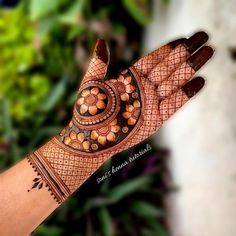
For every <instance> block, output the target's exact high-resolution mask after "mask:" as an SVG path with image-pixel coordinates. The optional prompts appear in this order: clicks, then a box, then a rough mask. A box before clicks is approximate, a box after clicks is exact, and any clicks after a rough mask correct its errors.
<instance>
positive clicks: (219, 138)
mask: <svg viewBox="0 0 236 236" xmlns="http://www.w3.org/2000/svg"><path fill="white" fill-rule="evenodd" d="M199 29H205V30H206V31H207V32H208V33H209V34H210V36H211V40H210V43H211V44H212V45H213V46H214V48H215V49H216V53H215V57H214V58H213V60H212V61H211V62H210V63H209V64H208V65H207V66H206V67H205V68H204V69H203V70H201V71H200V75H203V76H204V77H205V78H206V79H207V85H206V87H205V89H204V90H203V91H202V92H201V93H200V95H199V96H197V97H196V98H194V99H193V100H192V101H191V102H189V103H188V104H187V105H186V106H185V107H184V109H182V111H181V112H179V113H177V114H176V115H175V116H174V117H173V118H172V119H170V120H169V121H168V122H167V123H166V125H164V127H163V128H162V129H161V132H160V133H159V135H157V141H160V138H161V140H162V143H164V144H165V146H168V147H170V149H171V150H172V157H171V161H170V169H171V172H172V174H173V178H174V182H175V184H176V185H177V186H178V187H179V191H178V192H176V193H175V194H172V195H171V196H170V197H169V205H170V208H169V222H170V226H171V229H172V232H173V235H174V236H235V235H236V61H235V62H233V60H231V58H230V53H229V48H230V47H235V49H236V1H235V0H227V1H223V0H170V4H169V5H167V6H165V5H163V4H162V3H160V1H158V0H157V1H155V0H154V17H153V21H152V23H151V25H150V26H149V27H148V28H147V29H146V33H145V37H144V48H145V50H144V51H145V52H147V51H150V50H152V49H154V48H156V47H157V46H160V45H161V44H162V43H163V42H166V41H168V40H169V39H173V38H175V37H180V36H184V35H186V34H187V35H190V34H191V33H192V32H196V31H197V30H199Z"/></svg>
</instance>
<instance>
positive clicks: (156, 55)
mask: <svg viewBox="0 0 236 236" xmlns="http://www.w3.org/2000/svg"><path fill="white" fill-rule="evenodd" d="M185 41H186V38H179V39H176V40H174V41H172V42H169V43H168V44H166V45H163V46H162V47H160V48H158V49H156V50H154V51H153V52H151V53H149V54H147V55H145V56H144V57H142V58H140V59H139V60H138V61H136V62H135V63H134V65H133V67H134V68H135V69H136V71H137V72H138V74H139V75H140V76H146V75H147V74H148V73H149V72H150V71H151V70H152V69H153V68H154V67H155V66H156V65H157V64H158V63H160V62H161V61H163V60H164V58H166V57H167V55H168V54H169V53H170V52H171V51H172V50H173V49H174V48H175V47H177V46H178V45H180V44H183V43H185Z"/></svg>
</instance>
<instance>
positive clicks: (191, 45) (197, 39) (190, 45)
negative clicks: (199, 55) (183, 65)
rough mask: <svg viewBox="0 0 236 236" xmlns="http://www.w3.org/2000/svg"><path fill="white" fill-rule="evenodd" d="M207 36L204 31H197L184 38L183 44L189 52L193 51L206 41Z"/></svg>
mask: <svg viewBox="0 0 236 236" xmlns="http://www.w3.org/2000/svg"><path fill="white" fill-rule="evenodd" d="M208 38H209V36H208V34H207V33H206V32H204V31H200V32H197V33H195V34H194V35H192V36H191V37H190V38H188V39H187V40H186V42H185V46H186V48H187V50H188V51H189V53H193V52H195V51H196V50H197V49H198V48H200V47H201V46H202V45H203V44H204V43H206V41H207V40H208Z"/></svg>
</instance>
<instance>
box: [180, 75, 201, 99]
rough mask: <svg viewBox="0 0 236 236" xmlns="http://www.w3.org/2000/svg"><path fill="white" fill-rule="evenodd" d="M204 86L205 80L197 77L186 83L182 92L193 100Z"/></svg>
mask: <svg viewBox="0 0 236 236" xmlns="http://www.w3.org/2000/svg"><path fill="white" fill-rule="evenodd" d="M204 84H205V80H204V79H203V78H202V77H196V78H193V79H192V80H190V81H189V82H188V83H186V84H185V85H184V86H183V87H182V91H183V92H184V93H185V94H186V95H187V97H188V98H191V97H193V96H194V95H195V94H196V93H198V92H199V91H200V90H201V89H202V87H203V86H204Z"/></svg>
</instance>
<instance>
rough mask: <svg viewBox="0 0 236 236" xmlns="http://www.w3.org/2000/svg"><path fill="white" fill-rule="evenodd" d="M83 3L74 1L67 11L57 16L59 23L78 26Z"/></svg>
mask: <svg viewBox="0 0 236 236" xmlns="http://www.w3.org/2000/svg"><path fill="white" fill-rule="evenodd" d="M85 3H86V1H85V0H80V1H75V2H74V4H72V5H71V6H70V8H69V9H68V10H67V11H65V12H64V13H63V14H61V15H60V16H59V21H60V22H61V23H64V24H71V25H73V24H74V25H78V23H79V17H81V16H82V13H83V9H84V5H85Z"/></svg>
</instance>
